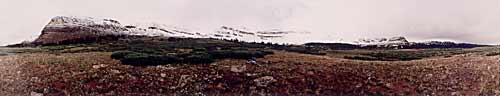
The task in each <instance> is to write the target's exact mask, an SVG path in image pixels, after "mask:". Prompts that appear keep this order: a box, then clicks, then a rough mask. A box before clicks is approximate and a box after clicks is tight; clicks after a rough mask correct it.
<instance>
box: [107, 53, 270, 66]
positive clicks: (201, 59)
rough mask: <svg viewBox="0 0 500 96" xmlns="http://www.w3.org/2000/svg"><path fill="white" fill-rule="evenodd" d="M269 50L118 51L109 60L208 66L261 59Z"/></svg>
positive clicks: (138, 63)
mask: <svg viewBox="0 0 500 96" xmlns="http://www.w3.org/2000/svg"><path fill="white" fill-rule="evenodd" d="M273 53H274V52H273V51H270V50H267V51H266V50H247V49H246V50H245V49H240V50H215V51H206V50H199V49H194V51H192V52H190V53H163V54H151V53H141V52H132V51H118V52H114V53H113V54H112V55H111V58H113V59H117V60H120V61H121V62H122V64H125V65H133V66H149V65H164V64H174V63H188V64H209V63H212V62H214V61H215V60H216V59H226V58H233V59H250V58H262V57H264V56H265V55H268V54H273ZM166 54H168V55H166Z"/></svg>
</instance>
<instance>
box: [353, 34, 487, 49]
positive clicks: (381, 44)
mask: <svg viewBox="0 0 500 96" xmlns="http://www.w3.org/2000/svg"><path fill="white" fill-rule="evenodd" d="M354 44H356V45H357V46H360V47H361V48H383V49H386V48H389V49H420V48H473V47H478V46H482V45H477V44H467V43H455V42H449V41H427V42H410V41H408V40H407V39H406V38H405V37H391V38H374V39H360V40H358V41H354Z"/></svg>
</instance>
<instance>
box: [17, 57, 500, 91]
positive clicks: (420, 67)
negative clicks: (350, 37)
mask: <svg viewBox="0 0 500 96" xmlns="http://www.w3.org/2000/svg"><path fill="white" fill-rule="evenodd" d="M110 55H111V53H67V54H59V55H54V54H24V55H21V58H20V59H19V61H20V63H23V64H24V65H23V66H22V68H23V69H24V70H23V71H24V72H25V73H29V74H28V75H29V77H30V78H31V79H30V80H31V82H32V84H33V85H32V87H33V88H34V89H35V92H39V93H44V94H46V95H134V96H135V95H159V94H179V95H182V94H185V95H197V94H198V95H200V94H205V95H238V94H240V95H437V96H448V95H467V96H476V95H484V96H492V95H499V94H500V61H499V58H500V57H499V56H482V55H477V54H465V55H457V56H453V57H448V58H444V57H439V58H430V59H424V60H416V61H394V62H388V61H356V60H347V59H340V58H332V57H326V56H315V55H304V54H297V53H289V52H276V54H274V55H269V56H266V57H265V58H260V59H258V60H257V62H258V64H259V65H253V64H247V63H246V62H247V61H245V60H235V59H226V60H220V61H217V62H216V63H213V64H200V65H189V64H174V65H162V66H149V67H133V66H127V65H122V64H120V62H119V61H117V60H113V59H111V58H110Z"/></svg>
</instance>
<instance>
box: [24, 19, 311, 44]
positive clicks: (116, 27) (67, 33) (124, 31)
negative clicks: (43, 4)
mask: <svg viewBox="0 0 500 96" xmlns="http://www.w3.org/2000/svg"><path fill="white" fill-rule="evenodd" d="M290 34H304V33H300V32H292V31H279V30H273V31H251V30H245V29H237V28H232V27H227V26H222V27H221V28H220V29H218V30H216V31H215V32H192V31H190V30H188V29H184V28H178V27H172V26H168V25H162V24H144V25H126V24H121V23H120V22H119V21H117V20H113V19H96V18H91V17H67V16H58V17H54V18H52V19H51V20H50V22H49V23H48V24H47V25H46V26H45V28H43V30H42V34H41V35H40V36H39V38H37V39H36V40H35V41H34V42H33V43H34V44H36V45H48V44H62V43H75V42H94V41H99V40H102V39H110V38H111V39H112V38H114V37H122V36H152V37H156V36H159V37H178V38H218V39H231V40H232V39H238V40H241V41H247V42H273V41H279V40H274V39H284V40H286V39H292V38H287V35H290ZM281 43H283V42H281Z"/></svg>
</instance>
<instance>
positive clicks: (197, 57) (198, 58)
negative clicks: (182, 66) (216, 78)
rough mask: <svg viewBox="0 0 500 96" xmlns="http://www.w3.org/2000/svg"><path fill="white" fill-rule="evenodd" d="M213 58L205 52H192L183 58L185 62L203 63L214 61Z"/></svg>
mask: <svg viewBox="0 0 500 96" xmlns="http://www.w3.org/2000/svg"><path fill="white" fill-rule="evenodd" d="M214 61H215V60H214V58H213V57H212V56H211V55H210V54H208V53H206V52H193V53H191V54H190V55H188V56H186V57H185V58H184V62H185V63H191V64H204V63H212V62H214Z"/></svg>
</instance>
